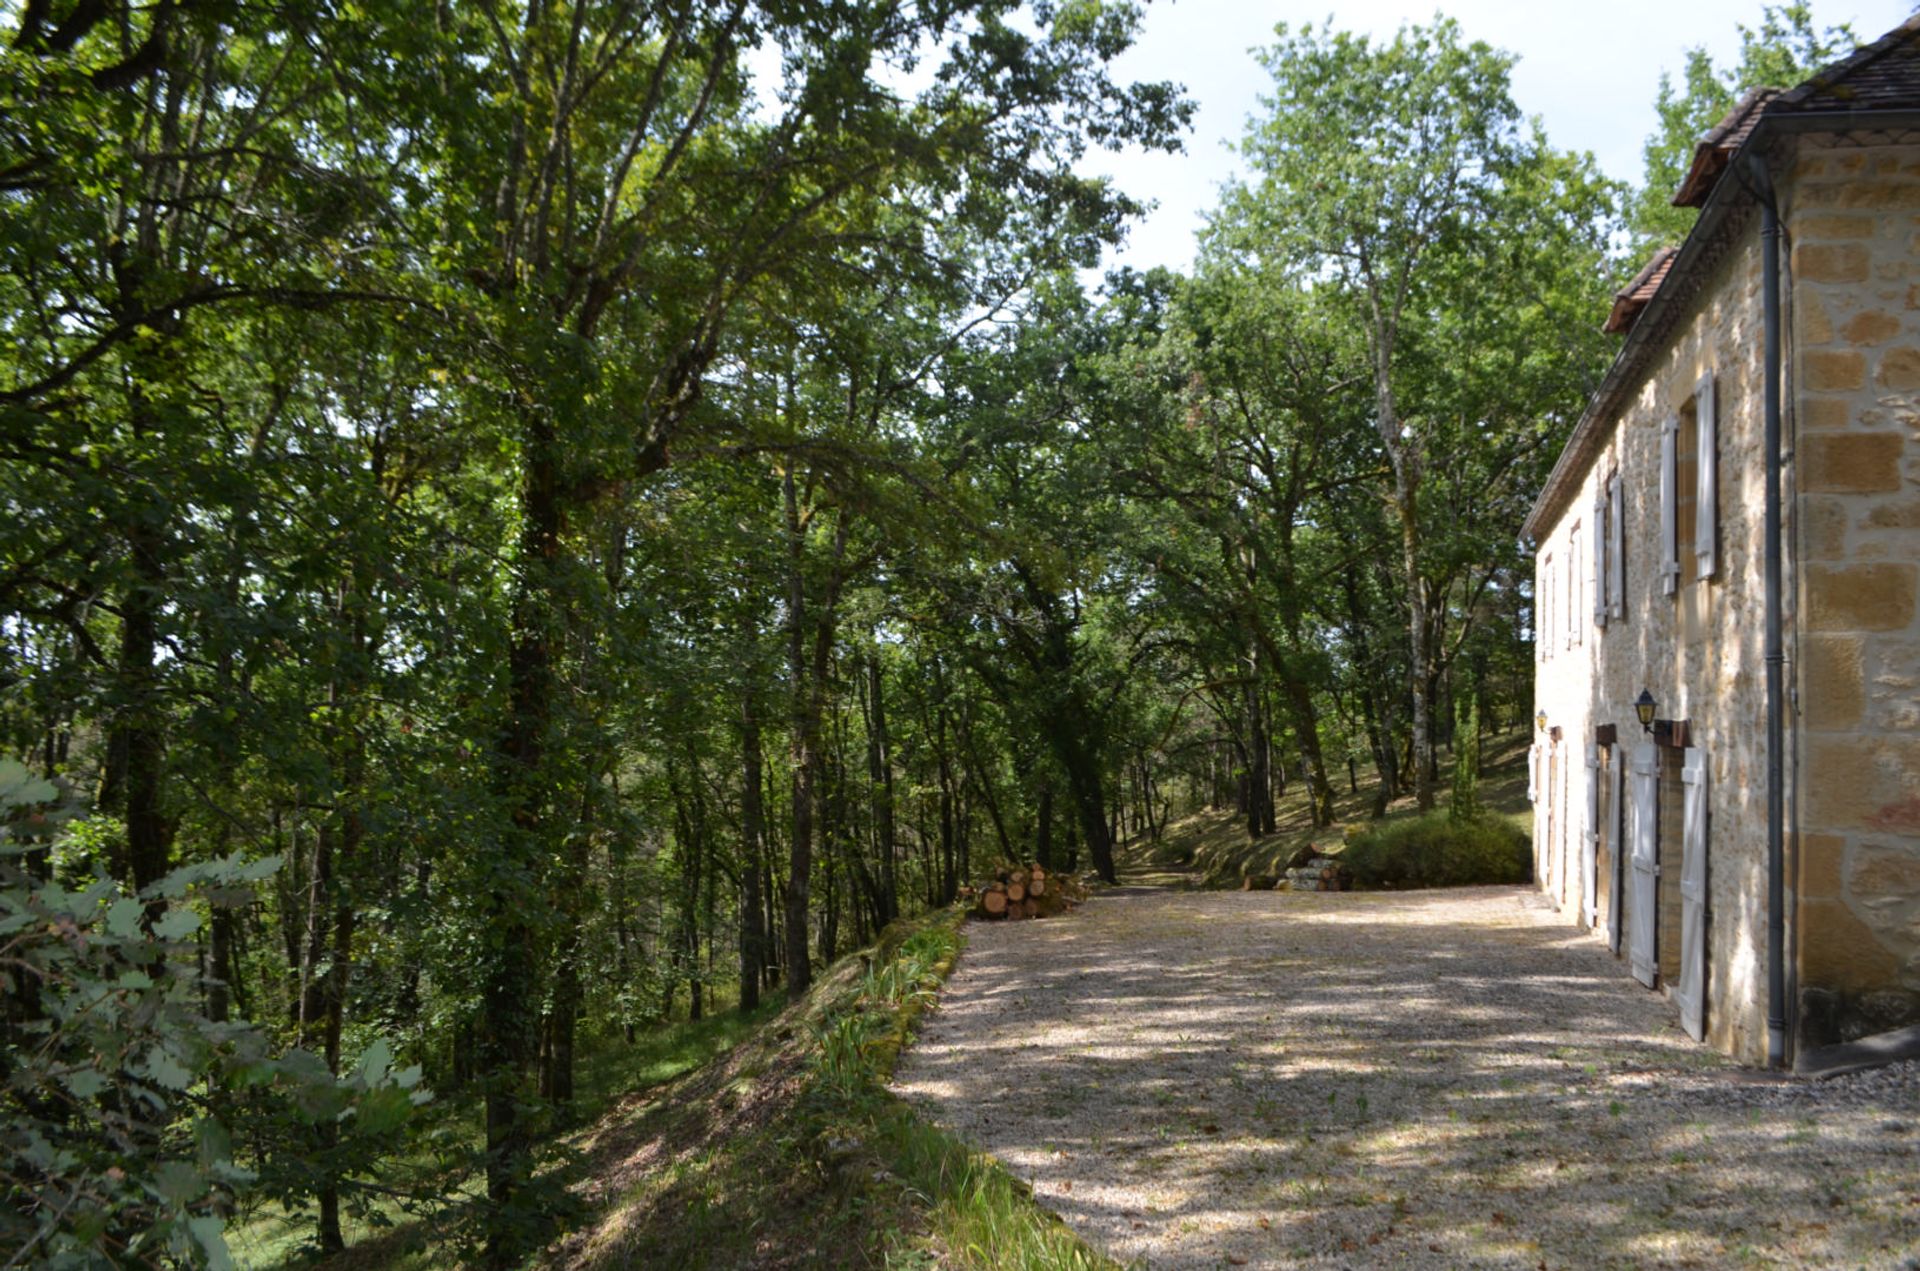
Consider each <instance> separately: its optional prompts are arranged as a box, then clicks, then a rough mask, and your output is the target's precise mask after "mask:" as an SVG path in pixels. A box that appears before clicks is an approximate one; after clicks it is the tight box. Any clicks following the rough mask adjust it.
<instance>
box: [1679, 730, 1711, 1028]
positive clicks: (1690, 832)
mask: <svg viewBox="0 0 1920 1271" xmlns="http://www.w3.org/2000/svg"><path fill="white" fill-rule="evenodd" d="M1680 781H1681V792H1682V808H1683V817H1684V820H1685V826H1684V832H1683V834H1682V840H1681V846H1680V992H1679V998H1680V1024H1681V1027H1683V1028H1685V1029H1686V1030H1687V1034H1688V1036H1690V1037H1692V1038H1693V1040H1695V1041H1700V1040H1702V1039H1703V1038H1704V1037H1705V1036H1706V1024H1707V757H1706V755H1705V753H1704V752H1702V751H1700V750H1698V749H1689V750H1688V751H1687V757H1686V760H1685V762H1683V763H1682V764H1681V766H1680Z"/></svg>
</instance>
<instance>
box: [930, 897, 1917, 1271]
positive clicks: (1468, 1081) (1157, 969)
mask: <svg viewBox="0 0 1920 1271" xmlns="http://www.w3.org/2000/svg"><path fill="white" fill-rule="evenodd" d="M968 931H969V947H968V950H967V952H966V954H965V955H964V956H963V958H962V960H961V962H960V965H959V968H958V969H957V971H956V972H955V974H954V976H953V978H952V979H951V980H950V981H949V983H948V986H947V988H946V990H945V993H944V995H943V998H942V1003H941V1006H940V1007H939V1009H938V1010H937V1011H935V1012H934V1013H933V1014H932V1015H931V1016H930V1017H929V1018H928V1019H927V1020H926V1021H925V1023H924V1025H923V1027H922V1030H921V1033H920V1037H919V1040H918V1041H917V1042H916V1043H915V1044H914V1045H913V1047H912V1048H911V1049H910V1050H909V1051H908V1052H907V1053H906V1054H905V1055H904V1056H903V1057H902V1060H901V1063H900V1066H899V1068H898V1069H897V1072H896V1077H895V1087H894V1088H895V1089H896V1090H897V1091H898V1092H899V1093H901V1094H902V1095H904V1096H906V1097H907V1098H908V1099H909V1100H910V1101H911V1102H913V1103H914V1104H916V1105H917V1106H918V1107H920V1108H921V1109H922V1110H923V1112H924V1113H925V1114H926V1115H928V1116H929V1117H930V1118H931V1119H933V1120H935V1121H937V1122H938V1123H940V1124H942V1125H945V1126H947V1127H948V1128H950V1129H952V1130H954V1131H955V1132H956V1133H958V1134H959V1135H961V1136H962V1137H963V1138H965V1139H967V1140H969V1141H971V1142H973V1143H974V1144H976V1145H978V1146H979V1147H982V1148H984V1149H985V1150H987V1151H989V1152H991V1153H992V1154H993V1155H994V1156H995V1157H997V1158H998V1159H999V1160H1000V1161H1002V1162H1003V1163H1004V1164H1005V1165H1006V1166H1007V1167H1008V1168H1009V1169H1010V1170H1012V1172H1013V1173H1014V1174H1016V1175H1017V1176H1019V1177H1021V1178H1023V1179H1027V1180H1030V1181H1031V1183H1032V1186H1033V1190H1034V1195H1035V1198H1036V1199H1037V1200H1038V1201H1039V1202H1040V1203H1041V1204H1043V1205H1045V1206H1047V1207H1048V1208H1050V1209H1053V1210H1055V1211H1057V1212H1058V1213H1059V1214H1060V1215H1061V1216H1062V1217H1063V1218H1064V1219H1065V1220H1066V1221H1067V1222H1068V1224H1069V1225H1070V1226H1071V1227H1073V1229H1074V1230H1076V1231H1077V1232H1078V1233H1080V1234H1081V1235H1082V1236H1083V1237H1084V1238H1086V1239H1087V1240H1088V1241H1089V1243H1091V1244H1093V1245H1094V1246H1095V1247H1097V1248H1101V1249H1103V1250H1105V1251H1106V1252H1107V1253H1108V1254H1110V1255H1112V1256H1113V1257H1115V1258H1117V1259H1119V1260H1120V1261H1122V1262H1135V1263H1144V1264H1146V1265H1149V1266H1152V1267H1209V1266H1223V1265H1230V1266H1243V1265H1244V1266H1313V1267H1335V1266H1339V1267H1363V1266H1379V1265H1412V1266H1446V1267H1460V1266H1488V1267H1493V1266H1500V1267H1505V1266H1512V1267H1528V1268H1535V1267H1542V1268H1555V1269H1558V1268H1561V1267H1593V1266H1620V1267H1627V1266H1634V1267H1656V1266H1680V1267H1685V1266H1701V1267H1721V1266H1744V1265H1757V1266H1768V1265H1784V1266H1876V1267H1884V1266H1914V1267H1920V1065H1905V1066H1902V1067H1897V1068H1892V1069H1883V1070H1880V1071H1878V1072H1872V1073H1864V1074H1858V1075H1856V1076H1853V1077H1844V1078H1838V1079H1835V1080H1831V1081H1827V1082H1818V1083H1814V1082H1799V1081H1792V1080H1788V1079H1774V1078H1769V1077H1766V1076H1764V1075H1762V1074H1755V1073H1752V1072H1748V1071H1744V1070H1741V1069H1739V1068H1737V1067H1735V1066H1733V1065H1732V1064H1731V1063H1729V1062H1728V1061H1726V1060H1724V1059H1722V1058H1720V1057H1719V1056H1718V1055H1716V1054H1715V1053H1713V1052H1711V1051H1709V1050H1707V1049H1705V1048H1704V1047H1701V1046H1698V1045H1696V1044H1694V1043H1692V1042H1691V1041H1689V1040H1688V1039H1687V1038H1686V1037H1685V1035H1684V1034H1682V1033H1681V1032H1680V1030H1679V1028H1678V1026H1677V1023H1676V1020H1675V1017H1674V1014H1673V1011H1672V1009H1671V1008H1670V1007H1669V1005H1668V1004H1667V1003H1666V1001H1665V1000H1664V999H1663V998H1661V997H1659V996H1657V995H1655V994H1652V993H1649V992H1646V991H1644V990H1642V989H1640V988H1639V987H1638V986H1636V985H1635V984H1633V982H1632V981H1631V980H1630V979H1629V978H1628V977H1627V975H1626V974H1625V973H1624V970H1623V969H1622V967H1621V966H1620V965H1619V964H1618V963H1617V962H1615V960H1614V959H1613V957H1612V956H1611V955H1610V954H1609V953H1608V952H1607V951H1606V950H1605V948H1604V947H1603V946H1602V945H1601V944H1599V943H1598V942H1597V941H1595V940H1594V939H1593V938H1591V937H1589V936H1587V935H1585V934H1583V933H1580V932H1578V931H1576V930H1575V929H1573V928H1571V927H1569V926H1567V925H1565V924H1563V923H1562V922H1561V921H1560V919H1559V917H1558V915H1556V914H1554V913H1553V912H1552V911H1551V910H1549V909H1548V908H1547V907H1546V905H1545V903H1544V901H1542V900H1540V899H1539V898H1538V897H1537V896H1536V895H1535V894H1533V893H1532V892H1531V890H1530V889H1528V888H1525V887H1480V888H1465V889H1459V890H1450V891H1431V892H1400V893H1394V892H1377V893H1335V894H1325V893H1321V894H1314V893H1279V892H1224V891H1175V890H1171V889H1167V888H1161V887H1139V886H1134V887H1121V888H1118V889H1114V890H1110V891H1107V892H1105V893H1103V894H1100V895H1098V896H1096V897H1095V898H1094V899H1092V900H1091V901H1089V902H1088V903H1086V904H1085V905H1084V906H1082V907H1081V908H1080V909H1079V910H1078V911H1077V912H1076V913H1074V914H1072V915H1070V916H1067V917H1063V918H1060V919H1055V920H1050V921H1046V922H1024V923H1000V924H986V923H975V924H972V925H971V926H970V927H969V929H968Z"/></svg>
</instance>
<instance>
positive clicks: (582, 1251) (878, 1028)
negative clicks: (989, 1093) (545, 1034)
mask: <svg viewBox="0 0 1920 1271" xmlns="http://www.w3.org/2000/svg"><path fill="white" fill-rule="evenodd" d="M962 940H963V937H962V932H961V919H960V915H959V914H958V913H957V912H956V911H943V912H940V913H936V914H933V915H929V916H928V917H926V918H923V919H920V920H918V921H916V922H914V923H911V924H905V925H897V926H896V927H895V928H894V929H892V930H890V931H889V933H888V935H887V936H886V937H885V938H884V939H883V940H882V942H881V944H880V945H878V946H876V947H875V948H874V949H871V950H868V951H866V952H864V953H862V954H860V955H856V956H854V957H851V958H848V959H844V960H843V961H841V962H840V963H838V964H837V965H836V966H835V967H833V968H832V969H831V970H830V971H828V972H827V973H826V974H825V975H823V976H822V977H821V980H820V982H819V983H818V984H817V985H816V986H815V988H814V990H813V992H812V993H810V994H809V995H808V996H807V998H806V999H805V1000H803V1001H801V1002H798V1003H794V1004H792V1005H790V1006H788V1007H787V1008H786V1009H785V1010H784V1011H782V1012H781V1014H780V1015H779V1016H778V1017H777V1018H775V1019H773V1020H771V1021H769V1022H768V1024H767V1025H766V1026H765V1027H763V1028H762V1029H761V1030H759V1032H758V1033H757V1034H756V1035H755V1036H754V1037H752V1038H750V1039H749V1040H748V1041H746V1042H745V1043H743V1044H742V1045H740V1046H739V1047H737V1048H735V1050H734V1051H732V1052H731V1053H730V1054H728V1055H727V1056H725V1057H724V1058H723V1059H721V1060H720V1061H718V1062H716V1063H715V1064H713V1065H711V1066H710V1067H709V1068H707V1069H705V1070H702V1071H701V1072H699V1073H696V1074H694V1075H693V1076H691V1077H689V1078H687V1079H685V1080H684V1081H682V1082H680V1083H677V1084H676V1085H674V1086H672V1087H669V1088H668V1089H666V1090H663V1091H662V1092H660V1093H659V1094H658V1095H657V1096H656V1097H655V1098H653V1099H651V1100H649V1101H648V1102H647V1104H646V1105H645V1106H642V1107H636V1108H634V1109H631V1110H630V1112H629V1113H627V1114H624V1115H622V1116H620V1117H617V1118H609V1120H608V1121H607V1122H605V1123H603V1124H602V1125H601V1126H599V1127H596V1129H595V1130H594V1131H593V1132H592V1133H591V1134H589V1135H588V1136H585V1137H584V1138H583V1140H582V1143H581V1146H582V1148H583V1150H585V1151H587V1152H588V1153H590V1154H591V1157H592V1159H593V1160H594V1162H595V1166H594V1169H593V1170H591V1171H590V1172H589V1173H590V1174H591V1176H592V1177H593V1179H594V1181H593V1182H592V1183H590V1184H588V1185H586V1186H585V1187H583V1189H582V1191H583V1199H585V1200H586V1201H587V1202H588V1204H589V1205H590V1206H591V1208H592V1209H593V1211H594V1217H593V1218H592V1220H591V1221H589V1222H587V1223H585V1224H583V1225H582V1226H581V1228H580V1229H579V1230H578V1231H576V1232H575V1233H574V1234H573V1235H572V1236H570V1237H569V1238H568V1239H567V1240H565V1241H563V1242H561V1243H560V1244H559V1245H557V1246H555V1248H554V1249H553V1250H551V1251H550V1254H549V1262H550V1265H553V1266H556V1267H557V1266H585V1267H612V1266H675V1267H689V1268H698V1267H738V1266H779V1267H823V1268H824V1267H849V1266H851V1267H904V1266H930V1265H939V1266H955V1267H971V1268H980V1269H981V1271H987V1269H988V1268H999V1267H1014V1268H1023V1267H1024V1268H1095V1267H1106V1266H1110V1265H1111V1264H1110V1263H1108V1262H1106V1261H1105V1260H1104V1259H1102V1258H1100V1257H1099V1256H1098V1255H1097V1254H1095V1253H1094V1252H1093V1251H1091V1250H1090V1249H1088V1248H1087V1247H1086V1246H1085V1245H1084V1244H1082V1243H1081V1242H1080V1240H1079V1239H1078V1238H1077V1237H1075V1236H1074V1235H1073V1234H1072V1233H1071V1232H1070V1231H1068V1230H1067V1229H1066V1227H1065V1226H1063V1225H1062V1224H1061V1223H1060V1222H1059V1220H1058V1219H1057V1218H1055V1217H1054V1216H1053V1215H1051V1214H1050V1213H1048V1212H1047V1211H1045V1210H1043V1209H1041V1208H1040V1207H1039V1206H1038V1205H1036V1204H1035V1203H1034V1202H1033V1200H1032V1197H1031V1195H1030V1194H1029V1193H1028V1191H1027V1189H1026V1188H1025V1187H1024V1186H1023V1185H1022V1184H1021V1183H1020V1182H1018V1181H1017V1180H1016V1179H1014V1178H1013V1177H1012V1176H1010V1175H1009V1174H1007V1173H1006V1171H1005V1170H1003V1169H1001V1168H1000V1167H999V1166H998V1165H997V1164H995V1163H994V1162H993V1161H991V1160H990V1159H988V1158H986V1157H983V1156H981V1155H980V1154H978V1153H976V1152H974V1151H972V1150H971V1149H969V1148H968V1147H967V1146H966V1145H965V1144H964V1143H961V1142H960V1141H959V1140H958V1139H955V1138H954V1137H953V1136H952V1135H950V1134H947V1133H945V1132H944V1131H942V1130H940V1129H938V1128H937V1127H935V1126H932V1125H930V1124H928V1123H927V1122H926V1121H925V1120H923V1119H922V1118H921V1117H920V1116H919V1115H918V1113H917V1112H916V1111H915V1110H914V1109H913V1108H912V1107H910V1106H909V1105H907V1104H906V1103H904V1102H903V1101H901V1100H900V1099H898V1098H896V1097H895V1096H894V1095H892V1094H891V1093H890V1092H889V1091H888V1090H887V1088H886V1083H887V1080H888V1078H889V1077H890V1075H891V1074H892V1071H893V1065H894V1062H895V1060H896V1058H897V1057H898V1055H899V1052H900V1049H901V1047H902V1046H903V1045H904V1044H905V1043H906V1042H907V1040H908V1039H909V1038H910V1037H911V1035H912V1031H913V1028H914V1024H915V1022H916V1021H917V1020H918V1019H919V1017H920V1015H921V1014H922V1013H923V1012H924V1011H925V1010H927V1009H928V1008H929V1007H930V1006H931V1005H932V1004H933V1001H934V997H935V993H936V991H937V989H938V987H939V985H940V983H941V981H943V980H944V979H945V978H946V975H947V974H948V972H949V971H951V969H952V967H953V963H954V960H955V959H956V958H957V957H958V955H959V952H960V948H961V945H962Z"/></svg>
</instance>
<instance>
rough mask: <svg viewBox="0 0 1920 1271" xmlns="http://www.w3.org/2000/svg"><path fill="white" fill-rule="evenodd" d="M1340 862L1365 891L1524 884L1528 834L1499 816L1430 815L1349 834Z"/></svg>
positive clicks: (1528, 860)
mask: <svg viewBox="0 0 1920 1271" xmlns="http://www.w3.org/2000/svg"><path fill="white" fill-rule="evenodd" d="M1340 861H1341V863H1342V864H1343V865H1345V866H1346V867H1347V869H1348V870H1350V871H1351V872H1352V874H1353V880H1354V882H1356V883H1358V884H1360V885H1361V886H1363V887H1378V886H1382V885H1391V886H1394V887H1465V886H1471V885H1474V884H1477V883H1524V882H1526V881H1527V878H1528V876H1529V874H1530V873H1531V870H1532V856H1531V853H1530V851H1529V848H1528V842H1527V836H1526V835H1525V834H1524V833H1523V832H1521V830H1520V829H1519V827H1518V826H1516V825H1514V823H1513V822H1512V821H1510V820H1508V819H1507V818H1506V817H1503V816H1496V815H1488V814H1484V813H1483V814H1481V815H1478V816H1474V817H1470V818H1467V819H1463V820H1458V821H1456V820H1454V819H1452V818H1451V817H1450V816H1449V815H1448V813H1446V812H1430V813H1428V814H1426V815H1425V816H1419V817H1414V818H1412V819H1410V820H1404V821H1388V822H1384V823H1382V824H1378V825H1367V826H1358V827H1354V828H1352V829H1349V830H1348V831H1347V843H1346V848H1345V850H1344V851H1342V852H1341V853H1340Z"/></svg>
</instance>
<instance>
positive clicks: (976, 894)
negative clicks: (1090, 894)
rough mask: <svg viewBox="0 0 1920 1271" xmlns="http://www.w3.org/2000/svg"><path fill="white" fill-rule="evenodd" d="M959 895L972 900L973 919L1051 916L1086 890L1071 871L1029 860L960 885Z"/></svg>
mask: <svg viewBox="0 0 1920 1271" xmlns="http://www.w3.org/2000/svg"><path fill="white" fill-rule="evenodd" d="M960 898H961V899H962V900H970V901H972V902H973V916H974V917H976V918H994V919H1000V918H1051V917H1053V916H1054V915H1055V914H1063V913H1065V912H1066V911H1067V910H1069V909H1071V908H1073V907H1074V906H1075V905H1077V904H1079V903H1080V902H1081V901H1083V900H1085V899H1086V898H1087V889H1086V886H1085V885H1084V884H1082V883H1081V882H1080V881H1079V880H1078V879H1076V878H1074V877H1073V875H1071V874H1056V873H1053V872H1052V871H1050V870H1048V869H1046V868H1045V867H1043V866H1040V865H1036V864H1034V863H1033V862H1031V861H1029V862H1028V863H1026V864H1025V865H1005V866H1002V867H1000V868H998V869H995V870H994V871H993V872H992V873H991V874H989V875H988V876H987V879H986V881H985V882H983V883H981V884H980V885H979V886H978V887H962V888H961V889H960Z"/></svg>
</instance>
